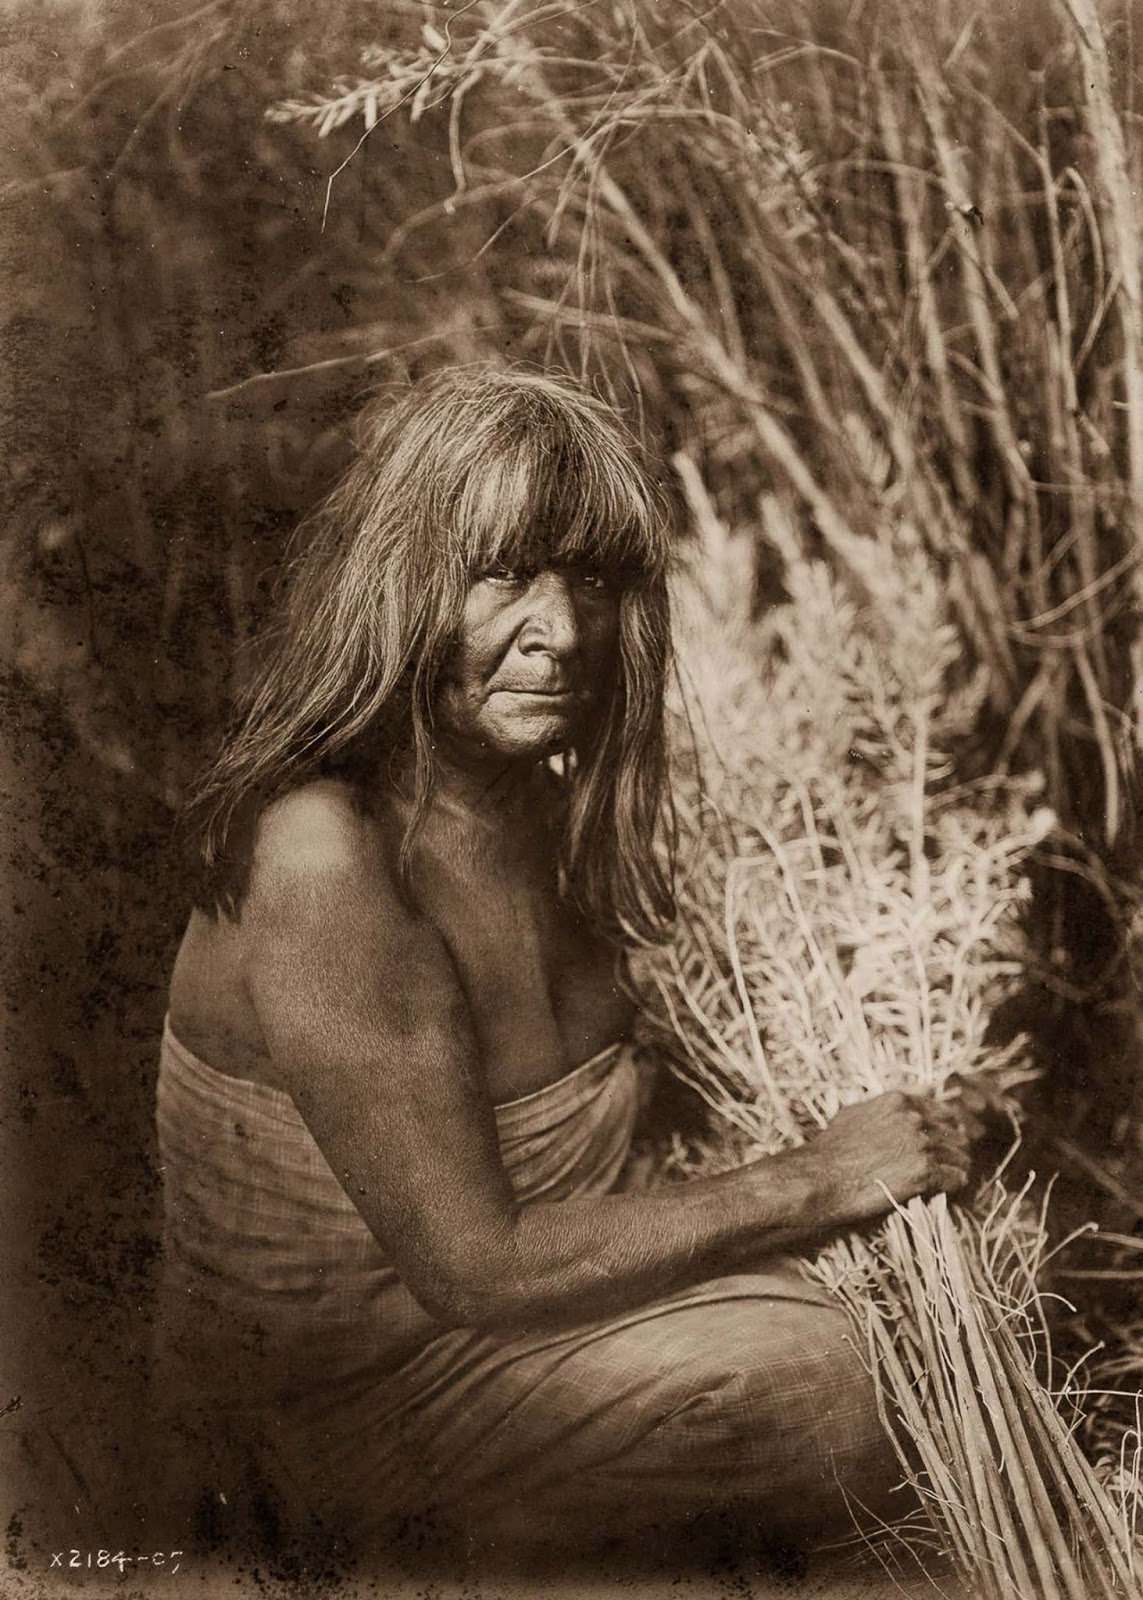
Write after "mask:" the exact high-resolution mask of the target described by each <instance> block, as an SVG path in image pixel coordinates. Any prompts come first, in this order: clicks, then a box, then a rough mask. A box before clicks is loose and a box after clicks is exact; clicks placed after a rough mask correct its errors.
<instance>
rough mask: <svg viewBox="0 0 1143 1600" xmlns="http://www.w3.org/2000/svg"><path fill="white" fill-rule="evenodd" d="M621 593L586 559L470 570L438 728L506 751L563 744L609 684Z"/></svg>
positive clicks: (517, 754)
mask: <svg viewBox="0 0 1143 1600" xmlns="http://www.w3.org/2000/svg"><path fill="white" fill-rule="evenodd" d="M619 602H620V590H619V588H618V586H617V585H615V584H614V583H612V582H611V581H610V580H609V579H608V578H606V577H605V576H603V575H602V574H600V573H599V572H598V571H597V570H596V569H594V568H591V567H586V566H581V567H575V566H545V567H540V568H536V569H520V570H509V569H497V570H495V571H492V572H488V573H486V574H484V575H483V576H481V577H479V578H477V579H475V580H474V581H473V584H472V587H471V588H470V589H469V592H468V598H467V600H466V601H465V607H464V615H463V617H462V619H461V624H460V628H459V631H458V635H457V640H456V644H455V646H454V648H453V650H452V652H451V653H450V656H449V658H448V660H447V661H446V663H445V666H444V669H443V672H442V675H441V679H440V683H439V686H438V698H437V705H436V722H437V726H438V728H439V729H440V731H441V732H443V733H444V734H446V736H448V737H449V738H450V739H451V740H452V742H453V743H454V744H459V745H461V746H462V747H467V748H469V749H470V750H472V751H473V752H474V753H476V752H480V753H482V754H486V755H487V754H492V755H499V756H503V757H506V758H508V759H533V760H537V759H540V758H542V757H543V756H547V755H551V754H553V753H554V752H556V751H557V750H566V749H568V748H569V747H570V746H571V745H573V744H574V743H576V741H577V740H578V739H579V738H580V737H581V736H582V734H583V732H584V731H585V730H586V729H587V728H589V727H590V725H591V722H592V720H593V718H595V717H597V716H598V715H599V713H600V711H601V710H602V708H603V707H604V706H606V704H607V701H608V697H609V695H610V693H611V687H612V684H613V681H614V672H615V662H616V657H617V652H618V638H619Z"/></svg>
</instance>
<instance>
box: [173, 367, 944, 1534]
mask: <svg viewBox="0 0 1143 1600" xmlns="http://www.w3.org/2000/svg"><path fill="white" fill-rule="evenodd" d="M668 544H669V540H668V532H667V519H666V516H665V514H664V510H663V507H662V504H661V502H660V498H659V495H658V493H657V490H656V488H655V484H654V480H653V478H652V477H651V476H650V475H649V473H648V470H647V468H646V466H645V465H644V464H643V463H642V461H641V458H640V455H639V452H638V451H637V449H636V448H635V446H634V445H633V443H632V442H631V441H630V440H629V439H628V437H627V436H626V434H625V433H624V431H623V429H622V427H621V425H620V424H619V422H618V420H617V419H616V418H615V417H614V416H613V415H612V414H611V413H610V412H609V411H608V410H607V409H606V408H605V407H603V406H602V405H600V404H599V403H598V402H596V401H595V400H594V399H591V398H589V397H588V396H586V395H585V394H584V393H582V392H581V391H580V390H578V389H577V388H576V387H574V386H573V385H571V384H570V383H567V382H564V381H557V380H555V379H553V378H550V377H545V376H540V375H529V374H525V373H521V372H515V371H508V372H505V371H498V370H479V371H475V372H473V371H467V372H452V373H446V374H444V375H442V376H439V377H437V378H435V379H432V380H430V381H427V382H424V383H422V384H420V385H417V386H415V387H414V388H412V389H411V390H409V391H408V392H406V394H405V395H404V397H403V398H401V399H400V400H398V401H397V402H396V403H392V404H390V405H389V407H388V408H387V409H383V410H380V411H378V412H376V413H375V414H374V415H373V417H372V418H371V419H370V420H369V422H368V425H367V427H366V428H365V430H364V432H363V438H362V444H361V449H360V452H359V455H358V457H357V459H356V462H355V464H354V465H353V467H352V468H351V470H350V471H349V473H348V475H347V477H346V478H345V479H344V481H343V482H342V484H341V486H340V487H339V488H338V489H337V490H336V492H335V493H334V494H333V496H332V497H331V498H330V500H329V501H328V502H327V503H326V504H325V506H324V507H323V508H322V509H321V511H320V513H319V514H318V515H317V517H316V519H315V522H314V524H313V526H312V527H311V528H310V530H309V533H308V538H307V541H306V543H305V546H304V549H303V550H302V552H301V554H300V556H299V558H298V560H297V562H296V566H295V570H294V573H293V578H292V585H291V588H290V591H289V596H288V599H287V601H286V602H285V605H284V608H283V614H282V617H281V619H280V625H279V627H278V629H277V632H276V633H275V635H274V636H273V638H272V640H271V642H270V645H269V648H268V650H267V651H266V653H265V657H264V664H263V666H262V667H261V670H260V674H259V676H258V677H257V679H256V681H255V682H254V684H253V686H252V688H251V689H250V691H249V693H248V695H247V697H246V701H245V704H244V707H243V709H242V715H241V718H240V720H239V721H238V723H237V725H236V730H235V731H234V732H233V734H232V735H231V737H230V738H229V740H228V742H227V743H226V745H225V748H224V750H223V752H222V754H221V756H220V758H219V759H218V761H217V763H216V764H215V766H214V767H213V769H212V771H211V772H210V774H209V775H208V777H207V779H206V780H205V783H204V784H203V786H202V788H201V790H200V792H199V794H198V796H197V798H196V800H195V801H194V803H193V806H192V809H191V821H192V824H193V828H194V830H195V838H196V839H197V847H198V852H199V861H200V865H201V897H200V900H199V904H198V907H197V909H196V910H195V912H194V914H193V916H192V917H191V920H190V924H189V927H188V928H187V931H186V936H185V938H184V940H183V943H182V947H181V950H180V952H179V956H178V961H177V965H176V967H175V971H174V977H173V981H172V985H171V994H170V1015H169V1025H168V1028H167V1031H166V1034H165V1038H164V1043H163V1053H162V1062H161V1072H160V1079H159V1091H158V1128H159V1137H160V1142H161V1159H162V1162H163V1165H164V1182H165V1186H166V1272H167V1289H168V1309H167V1312H166V1313H165V1315H166V1318H167V1327H168V1332H169V1334H170V1335H171V1338H172V1340H173V1341H174V1342H181V1345H182V1348H183V1351H184V1354H186V1355H188V1356H189V1359H190V1362H191V1366H192V1370H193V1372H194V1374H195V1381H196V1383H198V1384H199V1385H200V1387H204V1388H205V1392H206V1393H207V1394H209V1396H210V1407H211V1410H210V1415H211V1416H212V1418H214V1419H215V1420H216V1422H217V1423H218V1424H219V1425H221V1421H220V1419H221V1418H223V1417H224V1416H225V1418H226V1419H227V1421H228V1425H229V1428H230V1431H231V1432H232V1433H234V1434H237V1435H238V1436H240V1437H241V1438H243V1439H244V1440H246V1441H248V1442H249V1444H250V1445H251V1447H252V1448H256V1449H257V1450H258V1451H260V1452H261V1453H262V1458H263V1467H265V1465H266V1462H267V1460H269V1461H270V1463H271V1467H272V1471H273V1473H274V1475H275V1478H276V1482H277V1484H278V1485H279V1487H281V1486H283V1485H285V1486H286V1492H287V1493H288V1494H289V1495H290V1496H291V1498H292V1499H293V1500H294V1501H295V1502H296V1504H297V1505H298V1506H299V1507H301V1508H303V1509H304V1511H305V1513H307V1514H313V1515H315V1516H320V1517H322V1518H324V1519H325V1521H326V1523H327V1525H329V1526H331V1527H334V1528H338V1529H346V1530H348V1529H352V1530H354V1532H355V1534H356V1536H357V1537H358V1538H365V1539H367V1538H368V1537H369V1536H370V1534H371V1533H372V1534H374V1535H376V1536H377V1537H381V1534H380V1531H379V1530H381V1529H383V1528H384V1527H385V1526H387V1525H388V1524H389V1520H390V1519H393V1518H398V1517H401V1516H405V1517H408V1516H411V1515H413V1514H416V1513H418V1512H426V1511H429V1510H435V1511H436V1512H437V1513H439V1514H441V1515H443V1516H445V1517H447V1518H453V1519H455V1520H456V1521H458V1522H461V1523H464V1522H467V1524H468V1525H470V1526H471V1525H476V1526H485V1527H488V1526H492V1525H493V1519H494V1518H495V1517H496V1516H497V1515H498V1514H499V1513H501V1512H510V1511H511V1510H512V1509H513V1508H517V1509H519V1508H524V1509H525V1510H527V1511H528V1512H529V1513H531V1511H532V1510H533V1509H535V1508H537V1507H539V1506H540V1505H541V1504H546V1505H548V1506H550V1507H555V1508H557V1509H558V1511H559V1512H560V1514H561V1516H566V1517H567V1518H568V1519H569V1521H570V1520H571V1519H572V1516H573V1510H576V1511H578V1512H579V1513H580V1514H581V1515H582V1517H583V1518H584V1519H585V1520H586V1521H588V1522H589V1521H590V1520H591V1519H592V1518H593V1517H595V1516H596V1515H599V1514H601V1513H602V1511H603V1510H604V1509H605V1508H609V1507H610V1508H615V1507H632V1508H634V1507H637V1508H639V1509H640V1511H641V1512H642V1513H643V1514H644V1515H651V1514H653V1515H654V1516H655V1517H657V1518H659V1519H661V1520H662V1522H664V1523H667V1522H669V1521H671V1520H672V1519H684V1520H685V1519H687V1518H693V1517H695V1516H698V1515H699V1514H700V1513H702V1512H704V1511H706V1512H717V1513H721V1512H724V1511H725V1512H727V1513H730V1512H734V1511H738V1510H742V1511H745V1512H746V1513H747V1514H748V1515H749V1517H750V1518H751V1519H753V1521H754V1522H755V1523H756V1524H757V1525H758V1526H759V1527H761V1528H762V1529H764V1530H769V1531H772V1532H773V1533H774V1534H775V1536H778V1535H779V1534H780V1535H784V1536H786V1537H799V1536H800V1537H807V1536H813V1535H817V1534H819V1533H826V1532H836V1531H837V1530H838V1529H839V1528H840V1529H841V1530H842V1531H844V1530H845V1529H846V1528H847V1527H849V1526H851V1516H852V1513H853V1512H854V1511H855V1510H856V1509H857V1508H858V1507H859V1506H861V1505H862V1504H866V1505H868V1504H870V1503H871V1502H877V1503H878V1504H877V1507H876V1509H883V1506H882V1505H881V1504H880V1502H881V1501H882V1500H883V1497H884V1495H885V1493H886V1491H887V1490H888V1489H889V1488H890V1487H891V1486H892V1484H893V1482H894V1480H895V1478H896V1476H897V1473H896V1472H895V1469H894V1461H893V1457H892V1452H891V1450H890V1447H889V1445H888V1443H887V1441H886V1439H885V1436H884V1434H883V1432H882V1429H881V1426H880V1424H879V1421H878V1415H877V1407H876V1403H875V1397H874V1392H873V1387H872V1384H871V1382H870V1380H869V1378H868V1377H867V1375H866V1373H865V1371H864V1369H863V1367H862V1363H861V1361H860V1360H859V1358H858V1356H857V1354H856V1353H855V1351H854V1349H853V1347H852V1345H851V1344H850V1342H849V1335H848V1326H847V1322H846V1319H845V1317H844V1315H843V1314H842V1312H841V1311H840V1310H839V1309H838V1308H837V1306H836V1305H835V1304H833V1303H832V1302H831V1301H830V1300H829V1298H828V1297H827V1296H826V1295H825V1294H824V1293H823V1292H820V1291H818V1290H817V1289H815V1288H814V1287H812V1286H811V1285H810V1284H809V1283H808V1282H807V1281H806V1280H805V1279H804V1278H803V1277H801V1276H800V1275H799V1273H798V1271H797V1269H796V1267H795V1266H794V1264H793V1262H792V1260H791V1259H790V1255H789V1253H790V1252H794V1251H798V1250H800V1249H802V1248H804V1247H808V1246H810V1245H811V1244H812V1243H813V1242H815V1241H817V1240H819V1239H820V1238H821V1237H822V1236H823V1235H824V1234H825V1233H826V1232H827V1231H828V1230H830V1229H837V1228H841V1227H844V1226H847V1225H850V1224H853V1223H859V1222H862V1221H865V1220H867V1219H871V1218H874V1217H876V1216H878V1215H879V1214H881V1213H882V1212H884V1211H885V1210H886V1209H887V1208H888V1206H889V1204H890V1197H892V1199H894V1200H897V1201H905V1200H907V1199H908V1198H910V1197H911V1196H913V1195H916V1194H931V1193H933V1192H935V1191H937V1190H941V1189H950V1188H954V1187H956V1186H957V1185H959V1184H960V1183H961V1182H963V1180H964V1177H965V1170H966V1164H967V1158H966V1154H965V1148H964V1142H963V1138H962V1137H961V1135H960V1134H959V1132H958V1131H957V1129H956V1128H950V1127H949V1126H948V1125H947V1124H946V1123H945V1122H944V1121H942V1119H941V1118H940V1117H939V1116H938V1114H937V1112H936V1110H935V1108H932V1107H929V1106H927V1105H925V1104H922V1103H920V1102H910V1101H907V1100H906V1099H905V1098H904V1097H902V1096H893V1095H889V1096H884V1097H882V1098H880V1099H878V1100H874V1101H871V1102H869V1103H867V1104H864V1105H862V1106H859V1107H856V1108H853V1109H850V1110H848V1111H846V1112H843V1113H842V1115H840V1116H839V1117H838V1118H837V1119H836V1121H835V1122H834V1123H833V1124H832V1125H831V1126H830V1127H829V1128H828V1129H827V1130H826V1131H825V1132H824V1133H822V1134H821V1135H820V1136H819V1137H817V1138H816V1139H815V1140H814V1141H813V1142H812V1143H811V1144H809V1145H808V1146H806V1147H805V1148H803V1149H800V1150H796V1151H791V1152H789V1153H788V1154H784V1155H780V1156H776V1157H772V1158H768V1159H764V1160H757V1161H754V1162H751V1163H750V1164H749V1165H746V1166H743V1167H741V1168H739V1169H738V1170H735V1171H732V1172H728V1173H725V1174H722V1175H720V1176H717V1177H710V1178H705V1179H699V1180H695V1181H692V1182H688V1183H679V1184H673V1185H669V1186H666V1187H664V1188H663V1189H661V1190H660V1191H658V1192H653V1193H633V1192H632V1193H625V1192H622V1190H621V1189H620V1188H619V1187H617V1186H618V1184H619V1180H620V1175H621V1172H622V1170H623V1167H624V1162H625V1159H626V1157H627V1155H628V1150H629V1145H630V1142H631V1134H632V1126H633V1122H634V1118H635V1114H636V1103H637V1098H638V1074H637V1070H636V1063H635V1059H634V1055H633V1050H632V1046H631V1044H630V1036H631V1030H632V1024H633V1020H634V1018H633V1007H632V1000H631V998H630V993H629V985H628V984H627V983H626V982H625V969H624V963H625V959H626V955H627V953H628V952H629V951H630V950H631V948H632V947H634V946H637V945H638V944H640V943H645V942H647V941H653V940H658V939H662V938H664V937H665V936H667V934H668V933H669V928H670V922H671V916H672V895H671V881H670V870H669V866H668V865H667V864H666V863H667V860H668V858H667V855H666V854H665V852H664V851H663V850H662V849H661V848H657V842H656V835H657V829H658V824H659V820H660V816H661V814H662V812H663V811H664V807H665V803H666V800H667V796H666V794H665V786H666V781H667V780H666V758H665V752H664V720H663V695H664V684H665V679H666V675H667V669H668V655H669V622H668V607H667V593H666V569H667V564H668ZM553 758H558V759H553ZM895 1503H896V1504H897V1505H899V1500H898V1501H897V1502H895Z"/></svg>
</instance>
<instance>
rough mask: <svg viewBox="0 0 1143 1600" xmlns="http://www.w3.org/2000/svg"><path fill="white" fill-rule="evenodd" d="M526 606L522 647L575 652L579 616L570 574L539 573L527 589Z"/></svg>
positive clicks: (521, 633)
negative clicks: (569, 578)
mask: <svg viewBox="0 0 1143 1600" xmlns="http://www.w3.org/2000/svg"><path fill="white" fill-rule="evenodd" d="M527 605H528V611H527V615H526V617H525V620H524V623H523V626H522V627H521V629H520V633H519V636H518V641H517V642H518V644H519V647H520V649H521V650H547V651H550V652H551V653H552V654H553V655H571V654H573V653H574V652H575V650H576V648H577V647H578V645H579V618H578V616H577V614H576V608H575V596H574V593H573V591H572V586H571V584H570V583H569V582H568V579H567V577H566V576H565V575H564V574H563V573H562V572H540V573H537V575H536V577H535V579H534V580H533V582H532V585H531V588H530V589H529V590H528V596H527Z"/></svg>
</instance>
